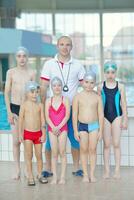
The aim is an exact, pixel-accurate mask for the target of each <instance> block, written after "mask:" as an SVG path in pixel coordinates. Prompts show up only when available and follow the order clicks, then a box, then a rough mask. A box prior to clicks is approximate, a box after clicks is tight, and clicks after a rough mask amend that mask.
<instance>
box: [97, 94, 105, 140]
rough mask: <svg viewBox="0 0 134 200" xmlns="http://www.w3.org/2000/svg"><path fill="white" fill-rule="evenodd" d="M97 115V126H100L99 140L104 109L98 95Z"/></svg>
mask: <svg viewBox="0 0 134 200" xmlns="http://www.w3.org/2000/svg"><path fill="white" fill-rule="evenodd" d="M98 117H99V126H100V128H99V134H98V139H99V140H100V139H101V138H102V134H103V127H104V111H103V105H102V99H101V97H100V96H98Z"/></svg>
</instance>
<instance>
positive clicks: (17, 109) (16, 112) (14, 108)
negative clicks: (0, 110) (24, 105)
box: [10, 103, 20, 116]
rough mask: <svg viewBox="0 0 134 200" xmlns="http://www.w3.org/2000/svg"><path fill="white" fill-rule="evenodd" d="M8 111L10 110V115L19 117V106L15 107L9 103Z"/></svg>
mask: <svg viewBox="0 0 134 200" xmlns="http://www.w3.org/2000/svg"><path fill="white" fill-rule="evenodd" d="M10 109H11V112H12V113H14V114H16V115H18V116H19V112H20V105H16V104H13V103H10Z"/></svg>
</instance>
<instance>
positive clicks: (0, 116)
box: [0, 92, 10, 130]
mask: <svg viewBox="0 0 134 200" xmlns="http://www.w3.org/2000/svg"><path fill="white" fill-rule="evenodd" d="M0 130H10V124H9V123H8V119H7V110H6V105H5V99H4V94H3V93H2V92H1V93H0Z"/></svg>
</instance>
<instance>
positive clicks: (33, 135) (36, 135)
mask: <svg viewBox="0 0 134 200" xmlns="http://www.w3.org/2000/svg"><path fill="white" fill-rule="evenodd" d="M41 136H42V131H41V130H40V131H28V130H24V140H31V141H32V142H33V143H34V144H41V141H40V137H41Z"/></svg>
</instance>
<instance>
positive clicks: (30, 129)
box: [19, 81, 48, 186]
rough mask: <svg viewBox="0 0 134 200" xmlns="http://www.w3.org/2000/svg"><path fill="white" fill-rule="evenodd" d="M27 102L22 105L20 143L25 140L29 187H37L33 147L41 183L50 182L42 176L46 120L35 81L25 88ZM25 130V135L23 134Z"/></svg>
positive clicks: (28, 83)
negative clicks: (33, 163)
mask: <svg viewBox="0 0 134 200" xmlns="http://www.w3.org/2000/svg"><path fill="white" fill-rule="evenodd" d="M25 91H26V100H25V102H24V103H23V104H22V105H21V108H20V115H19V135H20V141H21V142H22V141H23V140H24V151H25V159H26V167H27V173H28V185H29V186H32V185H35V181H34V177H33V172H32V157H33V145H34V149H35V156H36V159H37V170H38V176H37V177H38V180H39V182H41V183H47V182H48V181H47V180H46V179H45V178H44V177H42V176H41V172H42V166H43V162H42V143H43V142H45V137H46V135H45V119H44V111H43V105H42V104H41V103H38V101H37V97H38V85H37V83H36V82H34V81H29V82H27V84H26V87H25ZM23 129H24V133H22V132H23V131H22V130H23Z"/></svg>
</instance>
